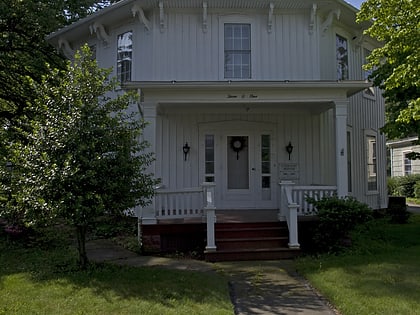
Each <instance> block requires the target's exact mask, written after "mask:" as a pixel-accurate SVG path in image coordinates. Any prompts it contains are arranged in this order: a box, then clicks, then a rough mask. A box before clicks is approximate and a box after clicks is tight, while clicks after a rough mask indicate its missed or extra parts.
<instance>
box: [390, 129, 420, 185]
mask: <svg viewBox="0 0 420 315" xmlns="http://www.w3.org/2000/svg"><path fill="white" fill-rule="evenodd" d="M417 141H418V137H411V138H406V139H399V140H393V141H388V142H387V143H386V145H387V147H388V150H389V159H390V168H391V176H392V177H395V176H406V175H410V174H420V160H411V159H409V158H408V157H407V154H409V153H412V152H417V153H420V145H419V144H417Z"/></svg>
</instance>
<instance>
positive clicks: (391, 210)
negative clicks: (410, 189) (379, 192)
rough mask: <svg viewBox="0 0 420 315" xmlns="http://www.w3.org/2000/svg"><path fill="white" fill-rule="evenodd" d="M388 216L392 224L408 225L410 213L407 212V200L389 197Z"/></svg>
mask: <svg viewBox="0 0 420 315" xmlns="http://www.w3.org/2000/svg"><path fill="white" fill-rule="evenodd" d="M387 215H388V216H389V218H390V220H391V222H392V223H400V224H402V223H407V222H408V219H409V217H410V212H408V211H407V204H406V198H405V197H396V196H391V197H389V199H388V209H387Z"/></svg>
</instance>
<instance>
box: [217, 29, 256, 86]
mask: <svg viewBox="0 0 420 315" xmlns="http://www.w3.org/2000/svg"><path fill="white" fill-rule="evenodd" d="M224 77H225V79H250V78H251V24H238V23H226V24H224Z"/></svg>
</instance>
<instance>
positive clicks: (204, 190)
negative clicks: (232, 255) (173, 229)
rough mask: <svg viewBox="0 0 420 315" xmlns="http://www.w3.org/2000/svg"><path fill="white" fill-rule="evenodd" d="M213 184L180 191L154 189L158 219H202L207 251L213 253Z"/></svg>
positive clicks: (214, 220)
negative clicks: (205, 225) (205, 229)
mask: <svg viewBox="0 0 420 315" xmlns="http://www.w3.org/2000/svg"><path fill="white" fill-rule="evenodd" d="M214 195H215V184H214V183H203V184H202V186H201V187H196V188H184V189H180V190H168V189H156V192H155V209H156V217H157V218H158V219H176V218H180V219H181V218H182V219H184V218H197V217H198V218H202V220H203V222H206V224H207V246H206V250H207V251H215V250H216V243H215V234H214V225H215V223H216V207H215V204H214Z"/></svg>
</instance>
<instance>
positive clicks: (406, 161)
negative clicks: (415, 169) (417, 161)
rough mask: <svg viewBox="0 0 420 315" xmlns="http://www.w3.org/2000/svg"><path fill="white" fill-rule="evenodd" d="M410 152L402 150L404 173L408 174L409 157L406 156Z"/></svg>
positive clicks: (409, 168)
mask: <svg viewBox="0 0 420 315" xmlns="http://www.w3.org/2000/svg"><path fill="white" fill-rule="evenodd" d="M410 153H411V152H404V175H405V176H407V175H410V174H411V159H410V158H409V157H408V155H409V154H410Z"/></svg>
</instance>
